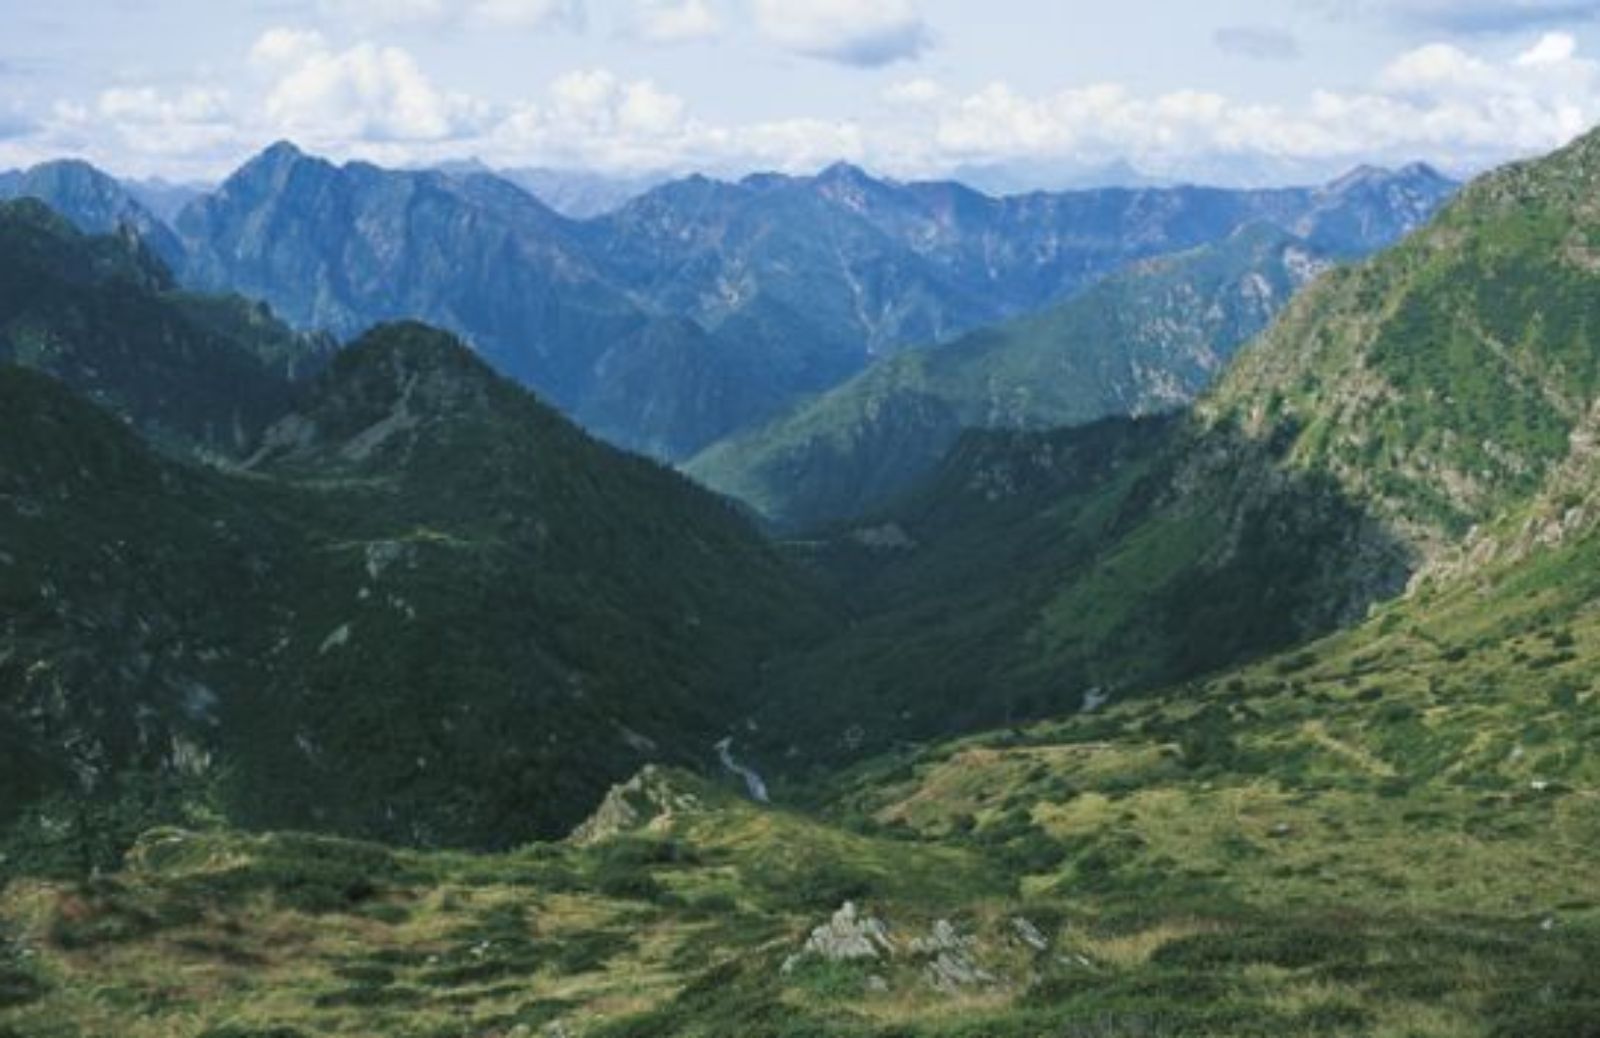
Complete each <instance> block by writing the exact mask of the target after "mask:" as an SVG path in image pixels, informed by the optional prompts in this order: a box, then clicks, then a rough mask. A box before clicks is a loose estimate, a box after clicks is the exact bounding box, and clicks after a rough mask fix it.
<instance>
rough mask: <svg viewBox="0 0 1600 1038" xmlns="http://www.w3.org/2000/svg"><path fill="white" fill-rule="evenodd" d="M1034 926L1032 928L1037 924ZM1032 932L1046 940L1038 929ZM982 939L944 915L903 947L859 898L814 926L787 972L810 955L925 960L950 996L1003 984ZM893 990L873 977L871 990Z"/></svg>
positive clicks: (925, 968)
mask: <svg viewBox="0 0 1600 1038" xmlns="http://www.w3.org/2000/svg"><path fill="white" fill-rule="evenodd" d="M1023 922H1026V920H1023ZM1028 925H1029V927H1030V928H1031V927H1032V924H1031V923H1030V924H1028ZM1032 933H1033V934H1034V935H1035V936H1036V937H1037V938H1038V940H1040V941H1041V942H1042V941H1044V935H1042V934H1040V933H1039V932H1038V930H1037V929H1033V930H1032ZM977 944H978V940H977V938H976V937H973V936H971V935H968V934H962V933H961V932H960V931H959V930H957V929H956V927H955V924H953V923H951V922H950V921H949V920H948V919H940V920H938V921H937V922H935V923H934V924H933V930H932V931H931V932H930V933H929V934H928V935H927V936H926V937H914V938H912V939H911V940H910V941H909V942H907V943H905V944H904V945H903V946H902V945H901V944H899V943H897V942H896V941H895V940H894V938H893V937H892V936H891V935H890V933H889V926H888V924H887V923H885V922H884V921H883V920H882V919H879V918H878V917H876V916H873V915H867V914H864V913H863V912H862V911H861V910H860V909H859V908H857V907H856V904H855V902H853V901H846V902H845V903H844V906H843V907H842V908H840V909H839V911H837V912H835V913H834V914H833V918H832V919H830V920H828V922H826V923H824V924H822V925H821V926H819V927H817V928H816V929H815V930H812V931H811V936H810V937H808V938H806V943H805V947H804V948H802V949H801V950H800V951H799V952H797V953H796V954H794V955H791V956H789V957H788V958H787V959H785V960H784V963H783V970H782V972H783V973H785V974H788V973H792V972H794V970H795V969H796V968H798V967H799V966H800V965H801V964H802V963H804V962H806V961H807V960H808V959H819V960H821V961H823V962H857V963H880V962H881V963H890V962H892V961H895V960H904V961H907V962H911V963H917V964H920V966H921V973H922V976H923V978H924V979H925V980H926V981H927V983H928V984H929V985H930V986H932V987H933V988H934V989H935V990H937V991H940V992H943V993H944V994H947V995H948V994H954V993H956V992H958V991H961V990H963V989H965V988H972V987H979V986H984V985H990V984H997V983H999V978H997V977H996V976H995V975H994V974H993V973H991V972H989V971H988V970H986V969H984V968H983V967H982V966H981V965H980V964H979V963H978V960H977V957H976V949H977ZM888 989H889V984H888V982H887V981H886V980H885V979H884V978H883V977H881V976H879V975H877V974H874V975H873V976H872V977H871V978H870V979H869V983H868V990H871V991H875V992H882V991H887V990H888Z"/></svg>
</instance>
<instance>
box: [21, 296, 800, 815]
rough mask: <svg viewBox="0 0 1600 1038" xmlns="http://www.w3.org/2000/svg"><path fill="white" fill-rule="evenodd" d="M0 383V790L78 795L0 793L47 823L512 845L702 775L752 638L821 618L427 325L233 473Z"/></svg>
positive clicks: (705, 516) (740, 696) (750, 658)
mask: <svg viewBox="0 0 1600 1038" xmlns="http://www.w3.org/2000/svg"><path fill="white" fill-rule="evenodd" d="M4 377H5V378H6V379H7V380H8V382H7V384H8V387H9V389H8V396H7V406H6V407H5V409H4V410H3V411H0V422H3V423H4V424H5V426H6V435H5V436H4V437H0V439H4V440H5V443H6V450H5V453H4V455H3V460H4V464H3V466H0V473H3V479H4V493H5V495H6V497H5V499H4V500H5V502H6V507H5V508H4V510H3V511H0V545H4V552H5V556H4V561H5V569H4V570H3V571H0V576H3V578H4V579H3V586H4V589H5V595H6V597H7V600H8V601H7V608H6V615H7V617H8V625H7V627H6V631H5V635H4V639H5V640H4V645H3V648H0V659H3V660H4V661H5V662H4V666H3V669H0V703H3V704H4V708H5V710H6V712H7V714H8V715H9V717H10V718H11V719H12V720H14V721H16V722H17V724H16V725H15V726H12V727H9V728H8V733H9V734H8V739H9V740H10V741H11V742H13V743H16V744H19V745H18V747H17V749H18V756H17V757H16V759H18V760H22V761H33V762H35V763H34V764H32V765H25V766H23V768H24V770H25V771H26V772H27V773H28V774H29V775H31V777H30V778H28V779H27V781H26V782H24V783H23V784H21V785H20V786H19V787H17V788H19V789H22V790H28V789H30V788H31V789H34V790H39V789H41V788H42V789H43V790H45V791H48V792H54V793H57V794H61V795H63V796H65V795H66V794H67V792H68V791H69V790H71V791H74V792H73V795H72V796H71V797H66V798H65V799H61V800H49V799H47V800H45V801H42V802H35V801H33V800H32V799H31V798H29V799H24V800H21V801H19V800H16V799H14V798H12V797H10V796H8V797H7V803H6V805H5V808H6V810H7V812H8V813H9V814H10V815H12V816H13V817H15V816H16V814H17V812H19V811H22V812H23V816H22V822H21V824H23V825H24V826H25V827H26V826H29V825H41V826H44V829H43V830H40V831H41V832H48V831H49V826H50V825H51V824H54V823H52V822H51V821H50V819H52V818H61V817H66V818H68V819H71V818H73V817H75V815H74V812H78V813H79V814H82V813H83V812H91V813H92V818H84V819H83V826H85V827H87V828H89V829H90V830H93V831H101V830H105V831H106V832H108V833H110V832H115V831H117V826H118V825H119V824H120V822H121V820H128V819H132V820H135V821H142V822H145V823H148V821H149V820H150V819H151V818H152V817H163V816H174V815H176V814H179V813H181V811H182V810H185V809H186V806H192V805H194V804H196V803H198V802H199V801H200V800H202V799H206V798H209V800H210V802H211V803H213V804H214V805H216V808H217V809H218V810H221V811H222V813H223V814H224V815H225V816H226V817H228V818H230V819H232V820H234V821H237V822H239V823H241V824H246V825H270V826H284V827H299V828H315V829H320V830H324V831H333V832H342V833H349V834H359V835H366V836H381V837H384V838H388V839H391V840H395V841H400V842H407V843H418V844H451V845H476V846H493V847H500V846H509V845H513V844H516V843H518V842H521V841H524V840H526V839H528V838H530V837H531V836H533V835H535V834H539V833H550V832H553V831H558V830H562V829H564V828H565V827H566V826H569V825H571V824H572V823H573V822H574V821H575V819H576V817H578V816H579V815H581V813H582V812H583V811H584V810H586V809H587V807H588V806H589V805H590V804H592V803H593V802H594V800H595V799H597V798H598V796H599V794H600V792H602V791H603V790H604V789H605V788H606V786H607V785H608V784H609V783H611V782H615V781H618V780H620V779H621V778H622V777H625V776H626V775H627V774H628V773H630V772H631V771H633V770H634V769H636V768H637V767H638V766H639V765H640V764H642V763H643V762H645V761H647V760H652V759H667V760H678V761H684V762H695V761H699V760H703V759H706V758H708V757H709V756H710V755H711V746H712V743H713V742H714V741H715V740H716V739H717V738H719V737H720V736H721V734H722V733H724V732H725V731H726V730H727V728H728V726H729V725H731V723H732V720H733V718H735V717H737V716H739V715H740V714H741V713H742V712H743V711H745V710H747V709H748V706H749V696H750V693H751V689H752V688H753V684H754V679H755V676H756V674H757V669H758V666H759V664H760V663H761V661H762V659H763V658H764V657H765V656H766V655H767V654H768V653H769V652H770V651H771V647H772V646H773V645H774V644H776V643H777V642H779V641H781V640H783V639H786V638H789V637H801V636H804V635H805V634H806V633H807V632H808V631H811V630H814V629H817V628H818V627H819V625H820V619H819V614H818V611H817V609H816V608H815V606H814V605H813V603H812V600H811V598H810V596H809V594H808V593H807V592H806V591H804V590H803V589H802V588H801V587H800V585H799V584H798V583H797V581H796V580H795V578H794V577H793V575H792V574H791V573H790V571H788V570H787V569H786V567H784V566H783V565H782V564H781V563H780V562H779V561H778V560H777V558H776V557H775V556H774V555H773V553H772V552H771V551H770V549H768V548H767V547H766V546H765V545H764V544H763V543H762V542H761V541H760V539H759V538H758V537H757V536H756V535H755V534H754V533H753V532H752V531H751V530H750V529H749V528H748V527H747V525H746V524H745V522H744V521H743V520H742V519H741V518H740V517H739V516H737V515H736V514H735V513H734V512H733V511H732V510H731V509H729V508H728V507H727V506H726V505H725V504H723V503H722V502H721V501H720V500H718V499H716V498H714V497H712V496H710V495H708V494H706V493H704V492H702V491H700V490H698V489H696V488H695V487H693V485H692V484H689V483H688V482H687V481H685V480H683V479H682V478H681V477H679V476H677V475H674V474H673V473H671V472H669V471H666V470H664V469H661V468H660V467H658V466H656V465H655V464H653V463H651V462H648V461H645V460H643V459H639V458H634V457H630V456H627V455H623V454H621V453H619V452H617V451H615V450H613V449H611V448H609V447H605V446H603V445H601V444H599V443H597V442H595V441H593V440H591V439H590V438H589V437H588V436H586V435H585V434H583V433H582V432H580V431H578V430H577V429H576V428H574V427H573V426H572V425H571V424H570V423H568V422H567V421H566V420H565V419H562V418H560V417H559V416H558V415H556V414H555V413H554V412H553V411H551V410H549V409H548V408H546V407H545V406H543V405H541V404H539V403H538V402H537V401H535V400H534V399H532V398H531V397H530V396H528V395H527V394H526V393H525V391H523V390H521V389H518V388H517V387H515V386H513V385H512V384H510V383H508V382H505V381H502V380H501V379H499V378H498V377H496V376H495V375H493V374H492V373H491V372H490V371H489V370H488V369H487V368H486V367H485V366H484V365H483V363H482V362H481V361H480V360H478V359H476V358H475V357H474V356H473V355H472V354H471V353H470V352H469V351H467V350H466V349H465V348H464V347H463V346H461V345H460V344H459V343H458V342H455V341H454V340H452V339H450V338H449V337H447V336H445V335H443V334H442V333H439V332H435V331H432V330H430V329H427V328H424V327H422V326H414V325H400V326H390V327H385V328H381V329H379V330H377V331H375V332H373V333H372V334H370V335H369V336H367V337H366V338H364V339H363V340H362V341H361V342H359V343H357V344H356V345H354V346H352V347H350V348H348V349H347V350H345V351H343V352H342V353H341V354H340V355H339V356H338V357H337V358H336V359H335V361H334V362H333V364H332V365H331V366H330V368H329V369H328V370H327V371H326V372H325V373H324V374H322V375H321V376H319V378H318V379H317V381H316V382H315V383H314V385H313V386H312V388H311V390H310V392H309V395H308V396H307V398H306V401H305V403H304V404H303V405H301V406H300V407H299V408H298V409H297V410H296V411H295V412H294V413H292V414H291V415H289V416H288V417H286V418H284V419H283V420H281V421H280V422H278V423H277V424H276V425H275V426H274V427H273V428H272V430H271V431H270V432H269V433H268V435H267V437H266V440H265V447H264V448H263V450H262V451H261V452H259V453H258V455H257V456H256V457H255V458H253V459H252V460H251V461H250V463H249V468H248V472H246V473H244V474H239V475H226V474H219V473H215V472H208V471H202V470H191V469H189V468H186V467H184V466H182V465H179V464H176V463H174V462H169V461H165V460H161V459H159V458H158V457H156V456H155V455H153V454H152V453H151V452H150V451H149V450H148V449H147V448H146V447H144V446H143V445H142V444H140V443H139V442H138V441H137V440H136V439H135V438H134V437H133V436H132V434H131V433H130V432H128V431H127V430H125V429H123V428H120V427H118V425H117V424H116V423H115V422H113V421H111V420H110V419H108V418H106V417H104V416H103V415H102V414H101V413H100V412H99V411H98V410H97V409H95V408H93V407H92V406H90V405H89V404H87V403H84V402H80V401H78V400H76V399H74V398H73V397H71V396H70V395H69V394H67V393H66V392H65V390H63V389H60V388H59V387H57V386H56V385H55V384H54V383H49V382H46V381H42V380H41V379H40V378H39V377H38V376H33V375H30V374H28V373H25V372H19V371H16V370H15V369H6V374H5V376H4ZM46 444H47V445H49V449H41V446H42V445H46ZM97 488H98V489H97ZM9 788H11V787H9V786H8V789H9ZM74 804H76V805H78V806H77V807H73V806H72V805H74ZM35 809H36V810H35ZM128 824H134V822H129V823H128ZM69 828H70V825H69ZM45 842H46V843H48V842H49V841H48V840H46V841H45Z"/></svg>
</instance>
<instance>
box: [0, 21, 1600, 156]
mask: <svg viewBox="0 0 1600 1038" xmlns="http://www.w3.org/2000/svg"><path fill="white" fill-rule="evenodd" d="M1597 16H1600V0H1593V2H1589V0H1219V2H1210V0H1119V2H1115V3H1107V2H1105V0H1095V2H1080V0H226V2H225V3H224V2H221V0H51V2H49V3H39V2H37V0H0V25H3V26H4V29H5V31H4V32H3V33H0V167H5V166H17V165H26V164H29V163H32V162H35V161H39V160H42V159H46V158H52V157H58V156H63V155H76V156H82V157H85V158H88V159H90V160H91V161H94V162H97V163H99V164H101V165H103V166H105V167H107V168H109V169H111V170H112V171H114V172H118V173H121V174H125V175H134V176H147V175H160V176H165V177H168V178H172V179H208V178H214V177H217V176H219V175H221V174H224V173H226V172H227V171H228V170H229V169H230V168H232V167H233V166H235V165H237V164H238V163H239V162H240V161H241V160H243V159H244V158H246V157H248V156H249V155H250V154H251V153H253V152H255V151H257V150H259V149H260V148H262V147H263V146H265V145H267V144H268V143H270V142H272V141H274V140H277V139H279V138H285V137H287V138H290V139H293V140H295V141H296V142H298V143H300V144H301V145H302V146H303V147H305V148H307V149H309V150H314V151H318V152H321V153H325V154H328V155H330V156H333V157H336V158H356V157H358V158H366V159H371V160H374V161H378V162H383V163H387V164H395V165H400V164H416V163H427V162H435V161H442V160H446V159H459V158H468V157H478V158H481V159H483V160H484V161H487V162H489V163H491V164H493V165H498V166H555V167H570V168H587V169H596V170H603V171H607V172H619V173H631V172H644V171H671V172H681V171H685V170H689V169H699V170H705V171H709V172H714V173H723V174H731V173H737V172H742V171H747V170H750V169H757V168H765V169H782V170H789V171H805V170H810V169H814V168H817V167H819V166H821V165H824V164H827V163H828V162H831V161H834V160H838V159H845V160H849V161H853V162H857V163H860V164H863V165H865V166H867V167H869V168H871V169H873V170H876V171H879V172H882V173H887V174H890V175H895V176H900V177H922V176H934V175H947V174H951V173H958V174H962V175H967V176H971V177H980V178H985V179H988V180H990V181H994V182H1000V181H1004V182H1005V183H1007V184H1012V185H1015V186H1023V185H1032V184H1037V185H1041V186H1053V185H1056V184H1063V183H1067V182H1071V181H1073V180H1076V179H1081V178H1085V177H1087V178H1090V179H1093V178H1095V177H1100V178H1110V179H1118V178H1128V177H1132V176H1133V175H1134V173H1133V171H1137V173H1138V174H1140V175H1143V176H1147V177H1151V178H1157V179H1168V180H1170V179H1188V180H1202V181H1214V182H1228V183H1272V182H1283V181H1289V180H1306V179H1311V178H1317V177H1323V176H1327V175H1331V174H1333V173H1334V172H1337V171H1339V170H1342V169H1344V168H1347V167H1349V166H1351V165H1354V164H1356V163H1359V162H1381V163H1390V164H1393V163H1398V162H1405V161H1411V160H1426V161H1429V162H1433V163H1435V164H1438V165H1440V166H1442V167H1445V168H1447V169H1449V170H1451V171H1454V172H1469V171H1472V170H1476V169H1479V168H1482V167H1483V166H1486V165H1489V164H1492V163H1496V162H1499V161H1503V160H1505V159H1507V158H1510V157H1514V156H1519V155H1525V154H1530V153H1534V152H1538V151H1543V150H1546V149H1549V148H1551V147H1554V146H1556V145H1559V144H1561V143H1563V142H1565V141H1567V140H1569V139H1571V138H1572V137H1573V136H1575V135H1577V134H1578V133H1581V132H1583V131H1584V130H1585V129H1587V128H1588V127H1589V126H1590V125H1591V124H1593V123H1597V122H1600V63H1597V59H1600V17H1597Z"/></svg>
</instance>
